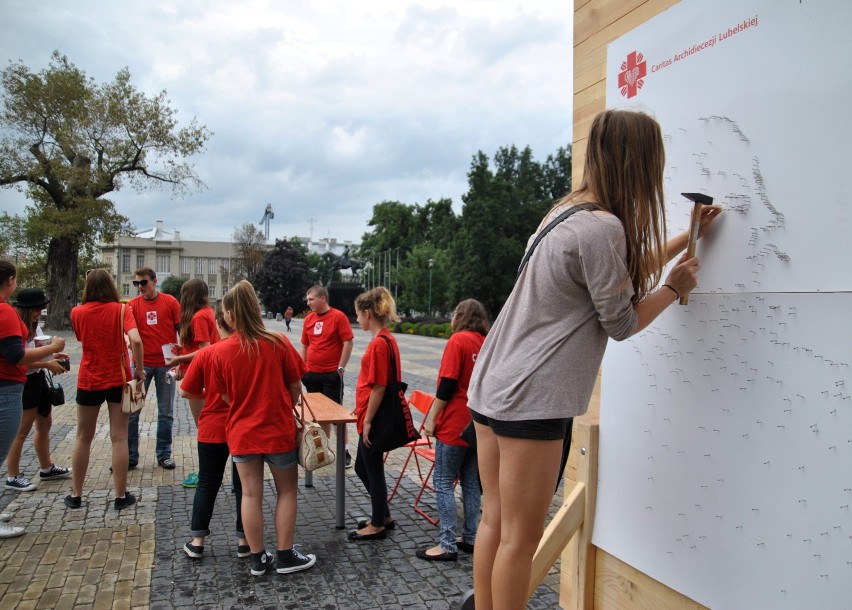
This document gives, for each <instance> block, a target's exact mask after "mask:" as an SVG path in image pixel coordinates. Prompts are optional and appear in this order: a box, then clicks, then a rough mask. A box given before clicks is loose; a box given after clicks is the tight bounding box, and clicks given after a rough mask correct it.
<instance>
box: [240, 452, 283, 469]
mask: <svg viewBox="0 0 852 610" xmlns="http://www.w3.org/2000/svg"><path fill="white" fill-rule="evenodd" d="M259 458H263V461H264V462H266V463H267V464H269V466H270V467H271V468H283V469H287V468H292V467H293V466H295V465H296V464H298V463H299V450H298V449H293V451H287V452H286V453H250V454H248V455H232V456H231V459H232V460H233V461H234V462H235V463H237V464H239V463H242V462H251V461H253V460H257V459H259Z"/></svg>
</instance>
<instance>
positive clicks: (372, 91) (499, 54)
mask: <svg viewBox="0 0 852 610" xmlns="http://www.w3.org/2000/svg"><path fill="white" fill-rule="evenodd" d="M572 7H573V4H572V3H571V2H566V1H565V0H536V1H535V2H521V1H520V0H454V1H446V2H445V1H442V0H422V1H419V2H415V1H409V0H369V1H368V2H352V1H351V0H334V1H327V0H310V1H308V0H291V1H287V2H274V1H262V0H259V1H246V2H233V1H225V0H207V1H201V0H181V1H177V0H175V1H174V2H161V1H156V0H154V1H148V2H132V3H130V2H128V3H125V2H114V1H104V0H96V1H95V0H93V1H86V2H68V1H67V0H39V1H38V2H28V3H25V2H21V1H14V2H13V1H11V0H0V23H2V25H0V32H2V36H0V58H2V59H3V62H4V66H5V65H8V60H19V59H20V60H23V62H24V63H25V64H26V65H27V66H29V67H30V69H31V70H33V71H36V72H37V71H41V70H42V69H43V68H45V67H46V66H47V64H48V62H49V60H50V54H51V52H52V51H53V50H54V49H58V50H59V51H60V52H62V53H64V54H65V55H67V56H68V58H69V59H70V60H71V61H72V62H73V63H74V64H76V65H77V67H79V68H81V69H82V70H84V71H85V72H86V73H87V74H88V75H89V76H91V77H93V78H94V79H95V80H96V81H98V82H103V81H107V80H112V79H113V78H114V76H115V74H116V72H117V71H118V70H119V69H121V68H123V67H125V66H126V67H128V68H129V69H130V72H131V75H132V82H133V84H134V85H135V86H136V87H137V88H139V89H141V90H142V91H144V92H146V93H148V94H154V93H157V92H159V91H161V90H164V89H165V90H166V91H167V93H168V97H169V99H170V100H171V102H172V104H173V107H175V108H176V109H177V110H178V112H179V114H178V118H179V120H180V121H181V123H182V124H184V125H185V124H186V123H187V122H188V121H189V120H190V118H191V117H193V116H195V117H197V118H198V120H199V122H200V123H202V124H204V125H206V126H207V127H208V128H209V129H210V130H211V131H212V132H214V135H213V136H212V138H211V139H210V141H209V143H208V146H207V148H206V150H205V152H203V153H202V154H201V155H198V156H196V157H194V158H193V163H194V165H195V169H196V171H197V173H198V174H199V176H200V177H201V179H202V180H203V181H204V183H205V184H206V189H205V190H203V191H199V192H195V193H193V194H191V195H189V196H182V197H180V198H177V199H172V198H171V196H170V195H169V193H167V192H162V191H153V192H147V193H143V194H141V195H140V194H137V193H135V192H134V191H133V190H132V189H125V190H123V191H120V192H119V193H117V194H113V195H112V199H113V200H114V201H115V202H116V204H117V206H118V209H119V211H120V212H121V213H123V214H125V215H126V216H128V217H129V218H130V220H131V222H132V223H133V224H134V225H135V226H136V227H137V228H138V229H139V230H143V229H146V228H150V227H151V226H153V224H154V222H155V220H158V219H159V220H163V221H164V223H165V227H166V229H167V230H169V231H172V230H174V229H178V230H180V231H181V234H182V236H183V238H184V239H192V238H196V239H229V238H230V235H231V234H232V233H233V229H234V227H236V226H238V225H241V224H242V223H243V222H254V223H257V222H258V221H259V220H260V219H261V216H263V211H264V209H265V208H266V205H267V203H271V204H272V207H273V210H274V212H275V219H274V220H273V221H272V224H271V227H270V237H271V238H276V237H277V238H281V237H291V236H293V235H299V236H308V235H313V237H314V239H319V238H322V237H335V238H337V239H340V240H352V241H355V242H358V241H359V240H360V238H361V236H362V235H363V234H364V232H365V231H367V230H368V226H367V222H368V220H369V219H370V216H371V214H372V208H373V205H375V204H376V203H378V202H381V201H384V200H398V201H402V202H404V203H407V204H414V203H420V204H423V203H425V202H426V200H427V199H430V198H431V199H437V198H440V197H450V198H452V199H453V201H454V207H455V209H456V211H457V212H458V211H460V210H461V203H462V202H461V195H462V194H463V193H464V192H465V191H466V190H467V177H466V174H467V171H468V169H469V167H470V161H471V158H472V157H473V155H474V154H476V152H477V151H479V150H482V151H483V152H485V153H486V154H488V155H489V157H491V156H493V153H494V152H495V151H496V150H497V148H498V147H500V146H505V145H511V144H515V145H517V146H518V147H523V146H526V145H529V146H530V147H531V148H532V150H533V154H534V156H535V157H536V158H537V159H539V160H541V161H543V160H544V159H545V158H546V156H547V155H548V154H550V153H553V152H555V151H556V149H557V148H558V147H559V146H565V145H567V144H568V143H570V141H571V80H572V77H571V63H572V56H571V49H572V44H571V39H572V22H571V20H572V12H571V11H572ZM25 204H26V201H25V200H24V199H23V196H22V195H20V194H18V193H17V192H15V191H12V190H9V189H4V190H2V191H0V209H2V210H7V211H10V212H18V213H19V212H22V211H23V207H24V205H25Z"/></svg>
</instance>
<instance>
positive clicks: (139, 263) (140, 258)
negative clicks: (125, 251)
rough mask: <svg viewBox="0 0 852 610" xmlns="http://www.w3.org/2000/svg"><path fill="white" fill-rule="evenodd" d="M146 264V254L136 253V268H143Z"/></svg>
mask: <svg viewBox="0 0 852 610" xmlns="http://www.w3.org/2000/svg"><path fill="white" fill-rule="evenodd" d="M144 266H145V255H144V254H137V255H136V268H137V269H141V268H142V267H144Z"/></svg>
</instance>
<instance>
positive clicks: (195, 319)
mask: <svg viewBox="0 0 852 610" xmlns="http://www.w3.org/2000/svg"><path fill="white" fill-rule="evenodd" d="M189 326H190V328H191V329H192V341H188V342H187V343H186V345H184V346H183V349H182V350H181V353H182V354H191V353H193V352H197V351H198V349H199V347H201V344H202V343H204V342H207V343H210V345H213V344H214V343H216V342H217V341H218V340H219V331H218V329H217V328H216V314H214V313H213V309H211V308H210V307H204V308H202V309H199V310H198V311H196V312H195V314H194V315H193V316H192V320H191V321H190V323H189ZM180 368H181V370H182V371H183V372H184V373H186V371H187V369H188V368H189V364H188V363H186V362H184V363H181V365H180Z"/></svg>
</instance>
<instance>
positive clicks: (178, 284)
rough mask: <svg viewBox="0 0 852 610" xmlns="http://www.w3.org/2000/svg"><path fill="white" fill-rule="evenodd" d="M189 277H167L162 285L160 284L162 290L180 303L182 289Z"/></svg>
mask: <svg viewBox="0 0 852 610" xmlns="http://www.w3.org/2000/svg"><path fill="white" fill-rule="evenodd" d="M188 279H189V278H188V277H181V276H179V275H170V276H169V277H167V278H166V279H165V280H164V281H163V283H162V284H160V290H161V291H162V292H165V293H166V294H170V295H172V296H173V297H174V298H176V299H177V300H178V301H180V289H181V288H182V287H183V285H184V284H185V283H186V280H188Z"/></svg>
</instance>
